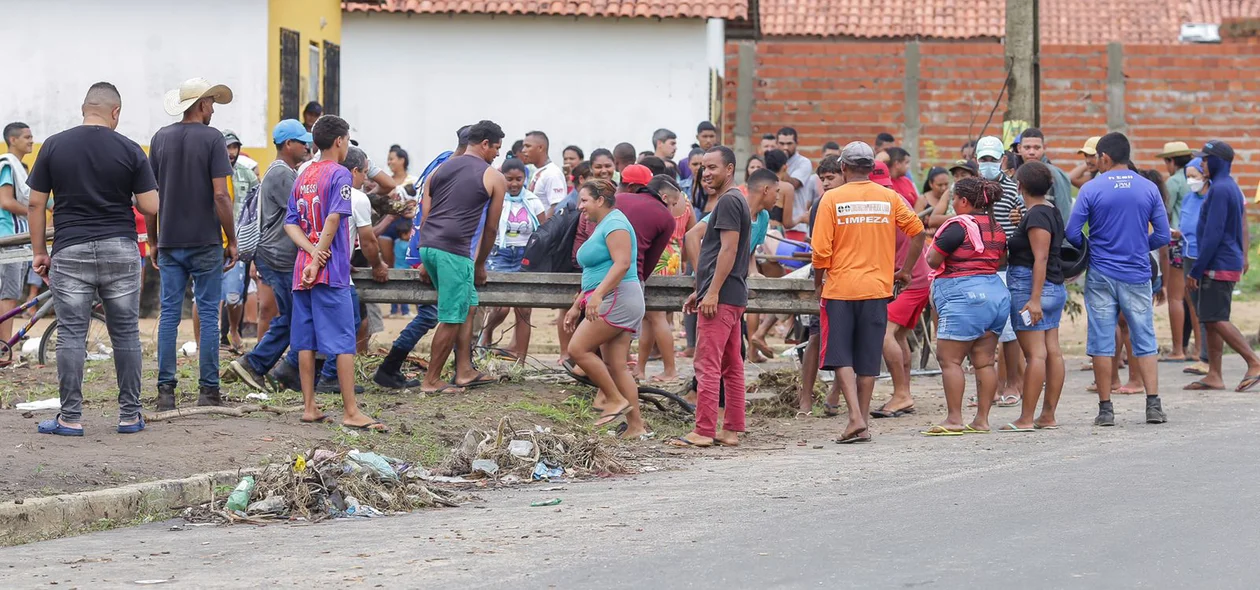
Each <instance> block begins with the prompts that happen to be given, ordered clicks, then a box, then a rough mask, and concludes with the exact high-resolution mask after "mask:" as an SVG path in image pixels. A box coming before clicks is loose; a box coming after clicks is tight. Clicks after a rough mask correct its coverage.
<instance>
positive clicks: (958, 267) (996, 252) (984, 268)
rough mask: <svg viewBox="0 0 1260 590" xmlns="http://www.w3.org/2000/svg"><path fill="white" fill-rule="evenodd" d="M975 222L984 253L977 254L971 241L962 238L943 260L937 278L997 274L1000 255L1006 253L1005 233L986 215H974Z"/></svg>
mask: <svg viewBox="0 0 1260 590" xmlns="http://www.w3.org/2000/svg"><path fill="white" fill-rule="evenodd" d="M975 220H976V225H977V226H978V227H979V228H980V238H981V239H982V240H984V252H977V251H976V249H975V248H974V247H972V245H971V241H970V240H968V239H965V238H964V239H963V241H962V244H961V245H959V246H958V247H957V248H955V249H954V251H953V252H950V254H949V256H947V257H946V258H945V268H944V271H943V272H941V274H940V276H939V277H938V278H954V277H969V276H975V275H991V274H997V271H998V266H999V264H1000V262H1001V260H1002V253H1003V252H1005V251H1006V233H1005V232H1003V231H1002V226H1000V225H998V224H997V223H996V222H994V221H993V220H992V219H990V218H989V216H988V215H976V216H975Z"/></svg>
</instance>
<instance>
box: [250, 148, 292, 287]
mask: <svg viewBox="0 0 1260 590" xmlns="http://www.w3.org/2000/svg"><path fill="white" fill-rule="evenodd" d="M297 177H298V173H297V170H294V169H292V168H290V167H289V165H288V164H286V163H284V161H283V160H276V161H274V162H272V163H271V166H269V167H268V168H267V171H266V172H264V173H263V177H262V186H261V187H260V188H259V189H258V232H259V236H258V250H257V251H256V252H255V254H254V256H255V257H257V258H258V259H259V260H262V262H263V264H266V265H267V266H268V267H270V268H271V270H274V271H277V272H282V273H283V272H293V264H294V262H295V261H296V259H297V244H294V243H293V240H292V239H290V238H289V235H288V234H286V233H284V217H285V215H287V214H288V213H289V196H290V195H292V194H293V183H295V182H297Z"/></svg>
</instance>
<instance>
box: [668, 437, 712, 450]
mask: <svg viewBox="0 0 1260 590" xmlns="http://www.w3.org/2000/svg"><path fill="white" fill-rule="evenodd" d="M665 444H667V445H669V446H671V447H677V448H680V449H691V448H701V449H703V448H708V447H711V446H713V443H698V442H691V441H689V440H687V439H685V438H683V437H681V436H677V437H674V438H671V439H669V440H667V441H665Z"/></svg>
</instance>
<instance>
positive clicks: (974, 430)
mask: <svg viewBox="0 0 1260 590" xmlns="http://www.w3.org/2000/svg"><path fill="white" fill-rule="evenodd" d="M962 431H963V434H991V433H992V432H993V431H992V430H980V429H978V428H972V427H971V425H970V424H968V425H966V426H963V430H962Z"/></svg>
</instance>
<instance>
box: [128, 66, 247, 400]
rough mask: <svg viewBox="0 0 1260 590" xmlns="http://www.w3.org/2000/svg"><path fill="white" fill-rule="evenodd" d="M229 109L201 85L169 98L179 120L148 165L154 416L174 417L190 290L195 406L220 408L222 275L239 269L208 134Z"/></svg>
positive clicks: (225, 172)
mask: <svg viewBox="0 0 1260 590" xmlns="http://www.w3.org/2000/svg"><path fill="white" fill-rule="evenodd" d="M231 101H232V91H231V90H230V89H228V87H226V86H223V85H221V84H220V85H217V86H212V85H211V84H210V83H209V82H206V81H205V80H203V79H201V78H193V79H191V80H186V81H185V82H184V83H183V84H180V86H179V88H178V89H176V90H172V91H170V92H168V93H166V97H165V101H164V102H165V104H164V105H163V106H164V107H165V109H166V113H167V114H169V115H173V116H179V115H181V114H182V115H183V118H182V119H181V120H180V121H179V122H178V123H174V124H172V125H167V126H166V127H163V128H161V129H159V130H158V132H157V133H156V134H155V135H154V136H153V141H152V142H150V143H149V160H150V162H151V164H152V166H153V173H154V175H156V176H157V181H158V187H159V189H160V192H161V194H162V199H161V204H160V207H159V210H158V218H157V221H156V223H155V222H154V220H153V219H151V218H146V222H147V223H148V230H149V243H150V244H152V245H153V246H154V247H153V248H152V252H151V253H150V255H151V256H153V260H154V262H155V265H156V266H157V267H158V269H159V270H160V271H161V272H162V315H161V319H160V320H159V321H158V378H157V381H158V400H157V407H158V410H159V411H164V410H173V409H175V385H176V381H175V341H176V339H177V338H178V336H179V321H180V318H181V317H182V314H183V309H184V291H185V289H187V288H188V282H189V280H191V281H192V283H193V300H194V303H195V304H196V303H200V305H197V315H198V317H199V318H200V319H201V338H200V342H199V343H198V347H199V348H200V352H201V357H200V361H199V363H198V364H199V368H200V371H201V379H200V380H199V385H200V386H201V388H200V390H201V391H200V395H199V396H198V397H197V405H199V406H218V405H222V403H223V402H222V400H221V398H220V396H219V300H220V299H221V298H222V296H223V294H222V286H223V271H224V270H225V269H227V268H232V267H233V266H235V265H236V229H235V227H234V223H233V222H234V219H233V217H232V197H231V195H229V194H228V185H227V183H228V181H229V179H230V177H231V176H232V164H231V162H230V161H229V160H228V154H227V145H226V144H225V142H224V140H223V134H222V133H220V132H219V131H218V130H217V129H215V128H213V127H211V126H210V117H211V116H212V115H214V105H215V103H218V104H227V103H229V102H231Z"/></svg>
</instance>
